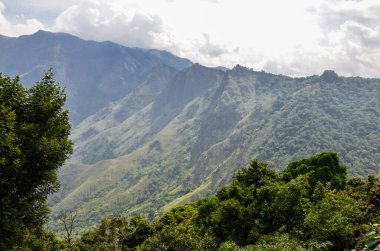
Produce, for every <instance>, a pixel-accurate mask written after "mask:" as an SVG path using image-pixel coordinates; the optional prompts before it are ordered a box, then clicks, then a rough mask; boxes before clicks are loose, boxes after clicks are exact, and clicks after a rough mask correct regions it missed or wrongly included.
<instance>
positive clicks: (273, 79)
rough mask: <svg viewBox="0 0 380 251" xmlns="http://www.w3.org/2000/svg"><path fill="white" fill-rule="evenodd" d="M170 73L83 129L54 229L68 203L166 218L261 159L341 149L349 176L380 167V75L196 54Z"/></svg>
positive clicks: (85, 209)
mask: <svg viewBox="0 0 380 251" xmlns="http://www.w3.org/2000/svg"><path fill="white" fill-rule="evenodd" d="M165 72H166V71H163V69H159V70H157V71H155V72H154V74H150V75H149V76H150V77H148V78H146V81H143V82H142V83H141V84H139V85H138V87H137V88H136V89H135V90H134V91H133V92H132V93H131V95H128V96H126V97H125V98H123V99H122V100H119V101H116V102H113V103H111V104H109V106H108V107H107V108H105V109H103V110H102V111H99V112H98V113H96V114H94V115H93V116H91V117H89V118H88V119H86V120H85V121H83V123H81V124H80V125H79V126H78V127H76V128H75V129H74V130H73V136H72V139H73V141H74V145H75V147H74V148H75V149H74V152H73V157H72V158H71V162H70V163H69V164H68V165H67V166H65V167H64V168H62V169H61V172H60V174H59V175H60V179H61V181H62V189H61V191H60V192H59V193H56V194H54V196H52V197H51V200H50V201H49V205H50V206H51V209H52V215H53V218H52V220H51V221H50V223H49V228H50V229H52V230H54V231H59V229H60V226H59V224H57V218H56V216H57V215H59V212H60V211H77V212H78V222H77V225H78V227H81V228H83V229H86V228H88V227H92V226H94V225H96V224H97V223H98V222H100V220H101V219H102V218H103V217H104V216H106V215H110V214H128V215H133V216H135V215H141V216H144V217H147V218H149V219H150V220H153V219H157V217H158V216H160V215H162V213H163V212H165V211H167V210H169V209H170V208H173V207H175V206H177V205H181V204H184V203H187V202H191V201H194V200H196V199H198V198H200V197H204V196H209V195H213V194H215V193H216V192H217V191H218V190H219V189H221V188H222V187H223V186H226V185H228V184H229V183H230V182H231V180H232V177H233V176H234V174H235V173H236V172H237V170H238V169H239V168H240V167H241V166H242V165H244V164H245V163H247V162H249V161H250V159H252V158H256V159H259V160H260V161H264V162H267V163H268V164H269V165H270V166H271V167H272V168H274V169H276V170H277V171H281V170H283V169H284V168H285V167H286V165H287V164H288V163H289V162H292V161H294V160H297V159H302V158H304V157H306V156H311V155H314V154H317V153H320V152H325V151H334V152H337V153H338V155H339V157H340V159H341V160H342V162H344V163H345V165H346V166H347V174H348V176H350V177H352V176H358V177H362V178H365V177H366V176H367V175H368V174H380V155H379V152H380V116H379V111H380V98H379V97H380V80H379V79H365V78H359V77H355V78H346V77H339V76H337V74H336V73H334V72H332V71H327V72H325V73H324V74H322V76H310V77H305V78H290V77H287V76H281V75H274V74H269V73H266V72H257V71H253V70H251V69H248V68H245V67H242V66H236V67H234V68H233V69H231V70H228V71H226V72H221V71H218V70H215V69H212V68H207V67H204V66H201V65H196V64H194V65H193V66H191V67H189V68H186V69H184V70H182V71H180V72H176V73H172V71H168V72H166V73H165ZM167 73H170V74H167ZM159 76H161V77H159ZM173 76H174V77H173ZM158 77H159V78H158ZM158 80H159V81H158ZM156 87H157V88H156ZM73 177H75V178H73Z"/></svg>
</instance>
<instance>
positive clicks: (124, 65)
mask: <svg viewBox="0 0 380 251" xmlns="http://www.w3.org/2000/svg"><path fill="white" fill-rule="evenodd" d="M0 52H1V57H0V72H2V73H3V74H8V75H11V76H14V75H20V77H21V80H22V82H23V83H24V84H26V85H27V86H31V85H32V84H33V83H35V82H36V81H38V80H40V79H41V77H42V75H43V73H44V72H45V71H46V70H47V69H49V68H50V67H53V69H54V71H55V73H56V78H57V80H58V81H59V82H60V83H61V84H62V85H63V86H65V87H66V92H67V94H68V101H67V107H68V109H70V116H71V121H72V123H73V124H74V125H77V124H78V123H79V122H81V121H82V120H83V119H84V118H86V117H88V116H89V115H91V114H93V113H95V112H97V111H98V110H99V109H101V108H103V107H104V106H106V105H107V104H108V103H109V102H112V101H115V100H118V99H120V98H122V97H124V96H126V95H127V94H128V93H130V92H131V91H132V90H133V89H134V88H135V87H136V85H137V84H138V83H140V82H141V80H142V79H143V78H144V77H145V75H146V74H148V73H149V72H150V70H152V69H153V68H154V67H156V66H157V65H161V64H163V65H167V66H170V67H172V68H175V69H177V70H181V69H184V68H186V67H189V66H190V65H191V64H192V63H191V62H190V61H189V60H187V59H183V58H179V57H176V56H174V55H172V54H170V53H168V52H165V51H159V50H144V49H139V48H128V47H124V46H121V45H118V44H115V43H112V42H95V41H85V40H82V39H80V38H78V37H75V36H72V35H69V34H65V33H50V32H46V31H38V32H37V33H35V34H32V35H25V36H20V37H17V38H11V37H5V36H0Z"/></svg>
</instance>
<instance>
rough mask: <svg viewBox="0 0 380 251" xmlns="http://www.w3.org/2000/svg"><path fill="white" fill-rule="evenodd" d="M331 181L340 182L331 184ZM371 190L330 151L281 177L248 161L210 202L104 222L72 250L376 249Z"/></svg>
mask: <svg viewBox="0 0 380 251" xmlns="http://www.w3.org/2000/svg"><path fill="white" fill-rule="evenodd" d="M323 173H326V174H327V175H326V176H324V175H323ZM336 175H337V176H338V177H339V179H340V180H343V181H344V183H337V184H338V185H336V184H334V183H333V181H334V180H335V179H334V178H335V176H336ZM289 177H290V178H289ZM333 184H334V185H333ZM341 184H345V185H344V186H341ZM312 187H313V189H312ZM379 188H380V180H379V178H376V177H374V176H369V177H368V179H367V180H362V179H360V178H351V179H347V178H346V176H345V168H344V165H342V163H340V161H339V159H338V156H337V155H336V154H335V153H332V152H325V153H321V154H317V155H315V156H311V157H308V158H305V159H302V160H299V161H295V162H292V163H290V164H289V165H288V168H287V169H285V170H284V171H283V172H282V173H277V172H275V171H273V170H270V169H269V168H268V167H267V164H265V163H262V162H258V161H256V160H253V161H251V162H250V164H249V165H248V166H247V167H245V168H243V169H242V170H240V171H239V172H238V173H237V174H236V175H235V177H234V179H233V181H232V183H231V184H230V185H228V186H226V187H224V188H222V189H221V190H220V191H219V192H218V194H217V196H214V197H208V198H205V199H199V200H198V201H195V202H193V203H189V204H185V205H182V206H178V207H175V208H173V209H171V210H170V211H168V212H166V213H165V214H164V215H163V216H161V217H160V218H159V219H158V220H157V221H156V222H155V223H149V222H147V221H145V220H143V219H142V218H132V219H128V218H125V217H111V218H105V219H104V220H103V221H102V224H101V225H100V226H99V227H97V228H96V229H95V230H92V231H89V232H87V233H85V234H84V235H83V236H82V237H81V238H80V239H78V240H77V245H76V247H77V248H78V249H79V250H221V251H222V250H224V251H227V250H231V251H250V250H295V251H303V250H352V249H354V248H355V250H362V249H363V248H364V250H370V249H371V250H372V249H373V248H377V247H378V244H379V242H378V233H379V232H378V225H376V224H371V223H373V222H377V220H379V217H380V215H379V210H378V196H379V194H378V191H379ZM136 219H137V221H136ZM134 222H137V224H136V223H134ZM139 229H140V230H139ZM141 229H143V230H142V231H141ZM367 233H368V234H367ZM136 236H138V238H137V237H136Z"/></svg>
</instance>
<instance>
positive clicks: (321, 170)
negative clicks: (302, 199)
mask: <svg viewBox="0 0 380 251" xmlns="http://www.w3.org/2000/svg"><path fill="white" fill-rule="evenodd" d="M306 173H309V177H310V179H309V183H310V186H311V187H310V188H311V193H312V192H313V191H314V188H315V186H316V185H317V183H318V182H321V183H322V184H326V183H327V182H329V183H331V187H332V188H334V189H338V190H341V189H343V188H344V187H345V186H346V175H347V169H346V166H345V165H343V164H341V163H340V162H339V157H338V154H337V153H335V152H324V153H320V154H317V155H315V156H311V157H309V158H305V159H302V160H297V161H294V162H292V163H290V164H289V165H288V166H287V168H286V169H285V170H284V171H283V172H282V177H283V180H284V181H286V182H289V181H290V180H291V179H294V178H296V177H297V176H299V175H301V174H306Z"/></svg>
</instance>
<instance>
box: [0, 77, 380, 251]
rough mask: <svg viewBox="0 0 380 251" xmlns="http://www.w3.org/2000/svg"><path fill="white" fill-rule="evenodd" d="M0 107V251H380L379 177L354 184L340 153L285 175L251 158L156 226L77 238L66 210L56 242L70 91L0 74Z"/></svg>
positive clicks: (131, 224)
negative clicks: (53, 205)
mask: <svg viewBox="0 0 380 251" xmlns="http://www.w3.org/2000/svg"><path fill="white" fill-rule="evenodd" d="M0 101H1V102H0V113H1V114H0V115H1V116H0V130H1V134H0V136H1V140H0V153H1V155H0V202H1V203H0V236H1V239H0V249H1V250H70V251H74V250H75V251H77V250H78V251H86V250H136V251H138V250H139V251H149V250H168V251H169V250H183V251H186V250H211V251H212V250H220V251H250V250H353V249H355V250H379V249H380V229H379V225H378V224H377V223H379V222H380V213H379V212H380V178H379V177H375V176H374V175H369V176H368V177H367V178H366V179H363V178H348V177H347V168H346V166H345V165H344V164H343V163H341V162H340V160H339V158H338V154H337V153H335V152H323V153H320V154H317V155H314V156H311V157H308V158H304V159H301V160H297V161H293V162H291V163H290V164H288V166H287V167H286V168H285V169H284V170H282V171H281V172H278V171H275V170H274V169H270V168H268V164H266V163H263V162H259V161H257V160H252V161H251V162H250V163H249V165H247V166H246V167H244V168H242V169H240V170H239V171H238V172H237V173H236V174H235V175H234V178H233V179H232V182H231V183H230V184H229V185H227V186H224V187H223V188H221V189H219V190H218V192H217V194H216V195H215V196H211V197H206V198H202V199H198V200H197V201H194V202H191V203H188V204H184V205H181V206H176V207H173V208H172V209H170V210H169V211H167V212H166V213H165V214H164V215H162V216H161V217H159V218H158V219H157V220H156V221H154V222H150V221H149V220H148V219H145V218H144V217H141V216H134V217H130V216H126V215H123V214H121V215H120V216H107V217H105V218H103V219H102V221H101V222H100V225H98V226H97V227H95V228H93V229H91V230H88V231H86V232H85V233H78V232H77V233H75V231H76V223H77V222H76V216H77V214H76V212H61V214H60V215H59V216H58V219H59V221H60V224H61V227H62V228H64V231H65V232H64V233H65V234H64V236H63V238H61V237H57V236H56V235H55V234H54V233H51V232H49V231H47V230H46V229H45V228H44V223H45V222H46V217H47V213H48V209H47V207H46V200H47V196H48V195H49V194H51V193H52V192H54V191H57V189H58V188H59V182H58V179H57V174H56V172H57V169H58V168H59V167H60V166H61V165H62V164H63V162H64V161H65V160H66V159H67V157H68V156H69V154H70V153H71V145H72V143H71V141H70V140H69V139H68V135H69V132H70V125H69V122H68V116H67V111H66V110H64V109H63V105H64V102H65V94H64V92H63V91H62V89H61V88H60V87H59V85H58V84H57V83H56V82H55V80H54V78H53V74H52V72H51V71H48V72H47V73H46V75H45V76H44V78H43V79H42V80H41V81H40V82H38V83H37V84H36V85H35V86H33V87H32V88H30V89H25V88H24V87H23V86H22V85H21V84H20V83H19V79H18V78H15V79H11V78H9V77H2V76H0ZM158 146H159V144H154V145H152V149H157V148H158V151H159V148H160V147H158ZM161 147H162V146H161ZM152 149H151V150H152ZM150 189H154V188H150ZM78 234H79V235H78ZM75 236H77V237H76V238H75Z"/></svg>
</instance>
